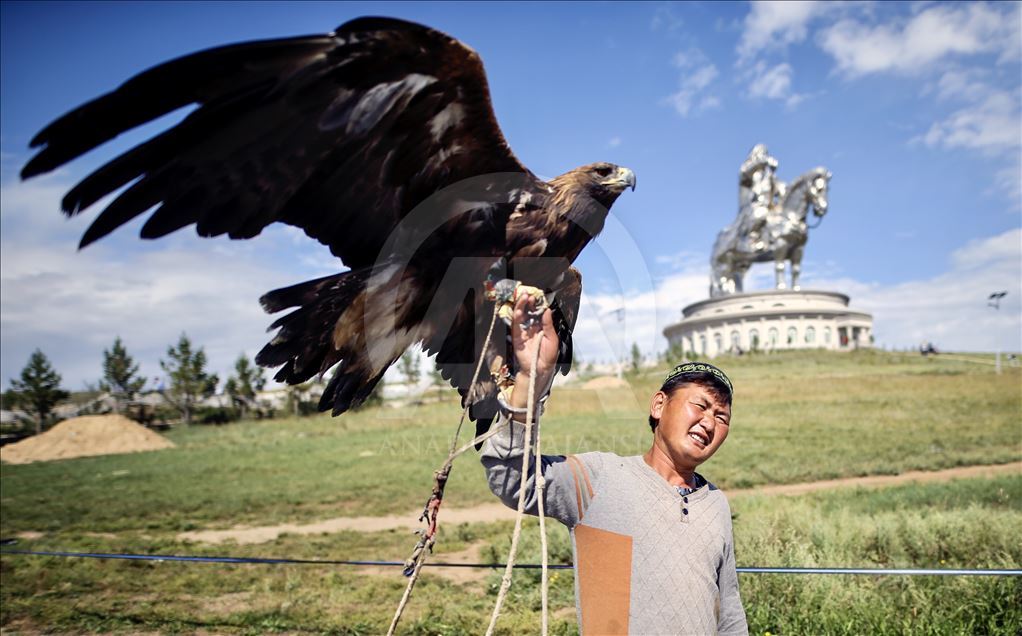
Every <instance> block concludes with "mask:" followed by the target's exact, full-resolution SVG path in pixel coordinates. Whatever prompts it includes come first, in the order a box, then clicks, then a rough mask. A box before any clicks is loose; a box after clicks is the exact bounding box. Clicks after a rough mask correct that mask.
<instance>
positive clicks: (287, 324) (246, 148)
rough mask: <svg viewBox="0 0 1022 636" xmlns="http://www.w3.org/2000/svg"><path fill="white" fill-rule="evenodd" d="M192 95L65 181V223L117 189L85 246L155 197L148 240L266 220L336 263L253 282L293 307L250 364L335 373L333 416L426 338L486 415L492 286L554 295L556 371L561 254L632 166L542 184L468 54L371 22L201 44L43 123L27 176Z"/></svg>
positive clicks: (283, 376) (256, 228)
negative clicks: (341, 268) (475, 377)
mask: <svg viewBox="0 0 1022 636" xmlns="http://www.w3.org/2000/svg"><path fill="white" fill-rule="evenodd" d="M190 105H197V108H195V109H194V110H193V111H192V112H191V113H189V114H188V115H187V117H185V118H184V119H183V120H182V121H181V122H180V123H178V124H177V125H175V126H173V127H171V128H169V129H167V130H166V131H164V132H162V133H160V134H158V135H156V136H154V137H153V138H151V139H149V140H147V141H145V142H144V143H141V144H140V145H138V146H137V147H135V148H133V149H131V150H129V151H127V152H125V153H124V154H122V155H120V156H118V157H116V158H115V159H113V160H111V161H110V162H109V163H107V164H106V165H104V166H102V167H100V168H99V169H97V170H96V171H95V172H93V173H92V174H90V175H88V176H87V177H85V178H84V179H83V180H82V181H81V182H80V183H78V184H77V185H75V186H74V187H73V188H72V189H71V190H70V191H69V192H68V193H67V195H66V196H65V197H64V199H63V202H62V208H63V211H64V212H65V213H66V214H67V215H68V216H74V215H76V214H78V213H80V212H81V211H82V210H84V209H85V208H88V207H89V206H91V205H93V204H94V203H96V201H98V200H99V199H101V198H102V197H104V196H106V195H108V194H111V193H114V192H116V191H118V190H119V189H121V188H122V187H125V186H127V187H125V188H124V189H123V191H122V192H120V194H119V195H118V196H117V197H116V198H115V199H114V200H113V202H111V203H110V204H109V205H108V206H107V207H106V209H104V210H103V211H102V213H100V214H99V216H98V217H97V218H96V219H95V220H94V221H93V222H92V224H91V226H90V227H89V228H88V230H87V231H86V232H85V234H84V236H83V237H82V240H81V245H80V247H84V246H86V245H88V244H89V243H92V242H93V241H96V240H97V239H99V238H102V237H103V236H105V235H107V234H109V233H110V232H112V231H113V230H114V229H116V228H117V227H119V226H121V225H123V224H124V223H126V222H128V221H129V220H131V219H133V218H134V217H136V216H138V215H140V214H143V213H145V212H147V211H149V210H152V209H153V208H155V210H154V211H153V212H152V214H151V215H150V216H149V218H148V220H147V221H146V223H145V225H144V226H143V227H142V231H141V236H142V237H143V238H147V239H152V238H157V237H161V236H164V235H166V234H168V233H170V232H173V231H175V230H177V229H180V228H182V227H185V226H187V225H191V224H195V227H196V231H197V232H198V234H199V235H201V236H218V235H221V234H227V235H228V236H229V237H231V238H233V239H243V238H251V237H253V236H256V235H257V234H259V233H260V231H262V229H263V228H264V227H266V226H267V225H269V224H270V223H273V222H276V221H279V222H282V223H287V224H289V225H293V226H296V227H299V228H301V229H302V230H304V231H305V233H306V234H307V235H309V236H310V237H312V238H314V239H316V240H318V241H319V242H321V243H323V244H324V245H326V246H328V247H329V248H330V251H331V252H332V253H333V254H334V255H335V256H337V257H338V258H340V259H341V260H342V261H343V262H344V264H345V265H346V266H347V267H348V268H350V269H349V271H346V272H342V273H340V274H336V275H333V276H327V277H325V278H320V279H317V280H312V281H307V282H304V283H300V284H298V285H294V286H292V287H287V288H284V289H278V290H276V291H272V292H270V293H268V294H266V295H265V296H264V297H263V298H262V299H261V302H262V304H263V306H264V308H265V309H266V310H267V311H268V312H270V313H273V312H279V311H281V310H284V309H289V308H293V310H292V311H291V312H290V313H287V314H286V315H284V316H283V317H281V318H279V319H278V320H276V321H275V322H274V323H273V324H272V325H271V327H270V328H271V330H272V329H277V330H278V331H277V333H276V334H275V336H274V337H273V339H272V341H271V342H270V343H269V344H267V345H266V346H265V347H264V348H263V349H262V351H260V352H259V354H258V356H257V357H256V361H257V362H258V363H259V364H261V365H264V366H280V367H281V368H280V369H279V371H278V372H277V373H276V376H275V378H276V379H277V380H278V381H282V382H287V383H291V384H296V383H300V382H304V381H306V380H308V379H310V378H312V377H313V376H316V375H318V374H323V373H325V372H327V371H329V369H331V368H332V367H335V366H336V367H337V370H336V371H335V373H334V375H333V377H332V379H331V381H330V383H329V384H328V386H327V389H326V392H325V393H324V395H323V397H322V400H321V402H320V409H321V410H326V409H332V410H333V413H334V414H335V415H336V414H339V413H341V412H343V411H345V410H347V409H349V408H351V407H352V406H356V405H358V404H359V403H361V402H362V401H363V400H365V398H366V397H368V395H369V394H370V392H371V391H372V390H373V388H374V387H375V386H376V384H377V383H378V382H379V380H380V378H381V377H382V376H383V373H384V371H386V369H387V368H388V367H389V366H390V365H391V364H393V363H394V362H395V361H396V360H397V359H398V358H399V357H400V356H401V354H402V353H403V352H404V351H405V350H406V349H407V348H408V347H410V346H412V345H413V344H416V343H421V344H422V346H423V348H424V349H425V350H426V351H427V352H429V353H434V354H436V360H437V363H438V365H439V366H440V368H441V371H442V373H443V375H444V377H445V378H447V379H448V380H450V381H451V383H452V384H453V385H454V386H455V387H456V388H457V389H458V390H459V392H460V393H461V395H462V398H463V400H470V401H471V406H472V407H473V412H472V415H473V417H474V419H477V420H480V423H481V424H483V425H484V426H486V425H488V424H489V420H490V418H492V416H493V413H494V406H495V381H494V378H493V377H492V376H491V375H490V373H484V374H482V376H483V377H482V378H481V379H480V382H479V384H480V386H478V387H477V390H476V391H474V392H472V393H471V395H470V393H469V389H470V388H471V387H470V384H471V382H472V374H473V371H474V362H475V361H476V360H478V359H479V357H480V356H481V355H483V354H484V352H482V350H481V349H482V342H483V336H484V334H485V331H486V328H487V326H488V324H489V321H488V318H489V316H490V311H489V309H488V308H487V303H488V301H487V300H485V298H484V294H482V293H481V292H482V287H481V285H482V283H483V281H484V280H486V279H487V278H489V279H491V280H493V279H495V278H513V279H515V280H519V281H522V282H524V283H526V284H529V285H532V286H535V287H538V288H540V289H542V290H544V291H546V292H549V293H551V296H552V297H554V298H555V300H554V302H553V304H554V308H555V315H556V324H557V328H558V330H559V331H560V332H561V337H562V345H561V346H562V351H561V355H560V369H561V370H562V371H563V372H566V371H567V369H568V368H569V366H570V364H571V339H570V333H571V330H572V328H573V327H574V323H575V317H576V314H577V311H578V304H579V297H580V293H581V292H580V290H581V279H580V277H579V275H578V272H577V271H575V270H574V269H573V268H571V267H570V263H571V262H572V261H574V259H575V258H576V257H577V256H578V254H579V252H580V251H581V250H582V249H583V248H584V247H585V246H586V244H587V243H588V242H589V241H590V240H591V239H592V238H593V237H594V236H595V235H596V234H597V233H598V232H599V231H600V230H601V229H602V228H603V223H604V220H605V218H606V215H607V211H608V209H609V208H610V206H611V204H613V203H614V201H615V199H617V197H618V195H619V194H621V192H622V191H623V190H624V189H625V188H627V187H632V188H634V187H635V175H634V174H633V173H632V171H630V170H628V169H627V168H622V167H618V166H615V165H612V164H609V163H594V164H590V165H587V166H582V167H580V168H576V169H574V170H572V171H570V172H567V173H565V174H563V175H561V176H559V177H557V178H555V179H552V180H550V181H543V180H541V179H539V178H537V177H536V176H535V175H533V174H532V172H530V171H529V170H528V169H527V168H526V167H525V166H523V165H522V164H521V163H520V162H519V161H518V159H516V158H515V156H514V154H512V152H511V150H510V148H509V147H508V144H507V142H506V141H505V140H504V137H503V135H502V134H501V131H500V128H499V127H498V125H497V121H496V118H495V116H494V113H493V107H492V105H491V103H490V97H489V90H488V88H487V83H486V75H485V73H484V71H483V65H482V62H481V61H480V58H479V56H478V55H477V54H476V53H475V51H473V50H472V49H471V48H469V47H468V46H466V45H464V44H462V43H461V42H459V41H457V40H455V39H454V38H452V37H450V36H448V35H445V34H444V33H440V32H438V31H435V30H433V29H430V28H427V27H424V26H422V25H418V24H413V23H410V22H405V21H401V20H396V19H388V18H374V17H367V18H359V19H356V20H352V21H350V22H347V23H345V24H344V25H342V26H341V27H339V28H338V29H337V30H336V31H334V32H333V33H329V34H327V35H315V36H306V37H294V38H286V39H275V40H264V41H253V42H245V43H240V44H233V45H228V46H223V47H218V48H213V49H209V50H205V51H200V52H198V53H194V54H192V55H187V56H184V57H181V58H178V59H175V60H171V61H169V62H166V63H164V64H161V65H159V66H156V67H154V68H152V69H149V70H147V71H145V72H143V73H141V74H139V75H137V76H135V77H133V78H131V79H129V80H128V81H126V82H125V83H124V84H123V85H121V86H120V87H119V88H117V89H116V90H114V91H112V92H110V93H108V94H106V95H103V96H101V97H98V98H96V99H94V100H93V101H90V102H88V103H86V104H83V105H82V106H79V107H78V108H76V109H75V110H73V111H71V112H69V113H68V114H66V115H64V116H63V117H60V118H59V119H57V120H56V121H54V122H53V123H51V124H50V125H48V126H46V128H44V129H43V130H42V131H41V132H39V133H38V134H37V135H36V136H35V138H34V139H33V140H32V146H33V147H39V146H42V149H41V150H40V151H39V152H38V154H36V155H35V156H34V157H33V158H32V159H31V160H30V161H29V162H28V164H27V165H26V166H25V167H24V169H23V170H22V173H21V175H22V178H29V177H32V176H34V175H38V174H41V173H45V172H48V171H50V170H53V169H54V168H57V167H58V166H60V165H62V164H64V163H66V162H68V161H71V160H73V159H75V158H76V157H78V156H80V155H82V154H83V153H86V152H88V151H89V150H91V149H93V148H95V147H97V146H99V145H100V144H103V143H105V142H106V141H109V140H110V139H112V138H114V137H116V136H117V135H118V134H120V133H122V132H124V131H126V130H129V129H131V128H133V127H135V126H138V125H140V124H143V123H145V122H148V121H150V120H153V119H155V118H157V117H160V116H161V115H164V114H166V113H169V112H171V111H174V110H176V109H178V108H181V107H185V106H190ZM490 307H492V305H491V306H490ZM505 337H506V333H498V334H496V338H495V340H494V346H493V347H491V350H490V351H488V352H485V355H486V358H487V359H488V360H490V361H491V362H492V361H493V360H494V359H500V358H502V357H504V356H503V351H504V350H503V347H504V346H505V345H506V342H505V340H504V338H505ZM504 359H506V357H504ZM487 371H490V369H487Z"/></svg>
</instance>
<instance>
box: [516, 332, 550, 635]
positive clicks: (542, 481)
mask: <svg viewBox="0 0 1022 636" xmlns="http://www.w3.org/2000/svg"><path fill="white" fill-rule="evenodd" d="M542 338H543V334H542V333H540V342H539V343H540V345H542V344H543V340H542ZM536 362H537V363H538V362H539V348H538V347H537V348H536ZM532 373H533V377H532V378H530V379H529V380H530V381H529V416H530V417H531V416H532V407H533V390H534V389H535V384H536V383H535V374H536V367H535V366H533V367H532ZM535 425H536V497H537V509H538V512H539V545H540V549H541V550H542V552H543V556H542V559H541V560H540V566H541V567H540V588H539V589H540V597H541V598H542V602H543V614H542V619H541V621H542V622H541V625H542V629H541V632H540V633H541V634H542V636H547V628H548V627H549V625H548V620H547V615H548V613H549V612H548V605H549V596H550V595H549V592H548V590H549V588H550V581H549V579H548V577H549V574H550V559H549V558H548V555H547V543H546V504H545V503H544V500H545V498H546V477H544V476H543V453H542V452H541V449H540V444H539V431H540V428H539V422H536V423H535ZM522 483H523V485H524V482H522Z"/></svg>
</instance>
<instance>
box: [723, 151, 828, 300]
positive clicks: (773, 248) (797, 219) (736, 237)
mask: <svg viewBox="0 0 1022 636" xmlns="http://www.w3.org/2000/svg"><path fill="white" fill-rule="evenodd" d="M830 177H831V174H830V172H828V171H827V169H826V168H813V169H812V170H810V171H809V172H807V173H805V174H803V175H802V176H800V177H798V178H797V179H795V180H794V181H792V182H791V184H790V185H789V186H788V187H787V188H783V189H781V195H780V200H779V201H778V202H777V203H776V204H774V205H773V206H771V207H769V208H766V209H765V212H766V214H765V218H764V219H763V220H762V221H761V222H760V227H759V228H756V227H755V221H756V219H755V212H756V210H753V209H752V206H751V205H750V204H746V205H744V206H743V207H742V209H741V210H740V211H739V212H738V218H737V219H736V220H735V222H734V223H732V224H731V225H729V226H727V227H725V228H724V229H723V230H721V231H720V233H719V234H717V240H716V242H714V244H713V255H712V256H711V257H710V267H711V270H712V274H711V275H710V276H711V279H710V296H711V297H716V296H723V295H725V294H734V293H739V292H741V291H742V278H743V277H744V276H745V273H746V272H747V271H748V270H749V267H750V266H751V265H752V264H753V263H766V262H769V261H773V262H774V269H775V272H776V275H777V289H786V284H785V274H784V270H785V261H790V262H791V289H793V290H795V291H798V290H799V289H800V288H799V284H798V277H799V274H800V273H801V270H802V253H803V251H804V250H805V245H806V239H807V238H808V234H809V229H808V225H807V224H806V218H807V217H808V216H809V211H810V210H812V212H813V214H814V215H815V216H816V217H818V218H822V217H823V215H824V214H826V213H827V186H828V184H829V182H830ZM763 211H764V210H762V209H761V210H760V214H762V213H763Z"/></svg>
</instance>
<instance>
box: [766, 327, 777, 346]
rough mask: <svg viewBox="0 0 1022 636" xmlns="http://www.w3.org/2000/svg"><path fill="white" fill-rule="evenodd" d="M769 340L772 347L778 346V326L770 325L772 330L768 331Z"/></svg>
mask: <svg viewBox="0 0 1022 636" xmlns="http://www.w3.org/2000/svg"><path fill="white" fill-rule="evenodd" d="M767 342H769V343H770V346H771V347H776V346H777V327H770V331H768V332H767Z"/></svg>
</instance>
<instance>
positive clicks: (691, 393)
mask: <svg viewBox="0 0 1022 636" xmlns="http://www.w3.org/2000/svg"><path fill="white" fill-rule="evenodd" d="M649 414H650V415H652V416H653V417H654V418H657V419H659V420H660V423H659V424H657V427H656V429H655V430H654V432H653V445H654V446H656V447H657V448H658V449H659V450H660V451H661V452H662V453H664V454H665V455H667V457H669V458H670V460H671V462H672V463H673V464H674V466H675V468H676V469H678V470H695V468H696V467H697V466H699V464H702V463H703V462H705V461H706V460H707V459H709V458H710V457H711V456H712V455H713V454H714V453H715V452H717V449H718V448H720V445H721V444H723V443H724V440H725V439H727V433H728V428H729V426H730V423H731V407H730V406H728V405H727V404H726V403H724V402H722V401H719V400H718V398H717V397H715V396H714V393H713V392H712V391H710V390H708V389H707V388H706V387H704V386H701V385H699V384H687V385H684V386H682V387H679V388H677V389H675V390H674V391H673V392H672V393H671V395H667V394H665V393H664V392H662V391H657V392H656V393H655V394H654V395H653V400H652V402H651V403H650V407H649Z"/></svg>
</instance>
